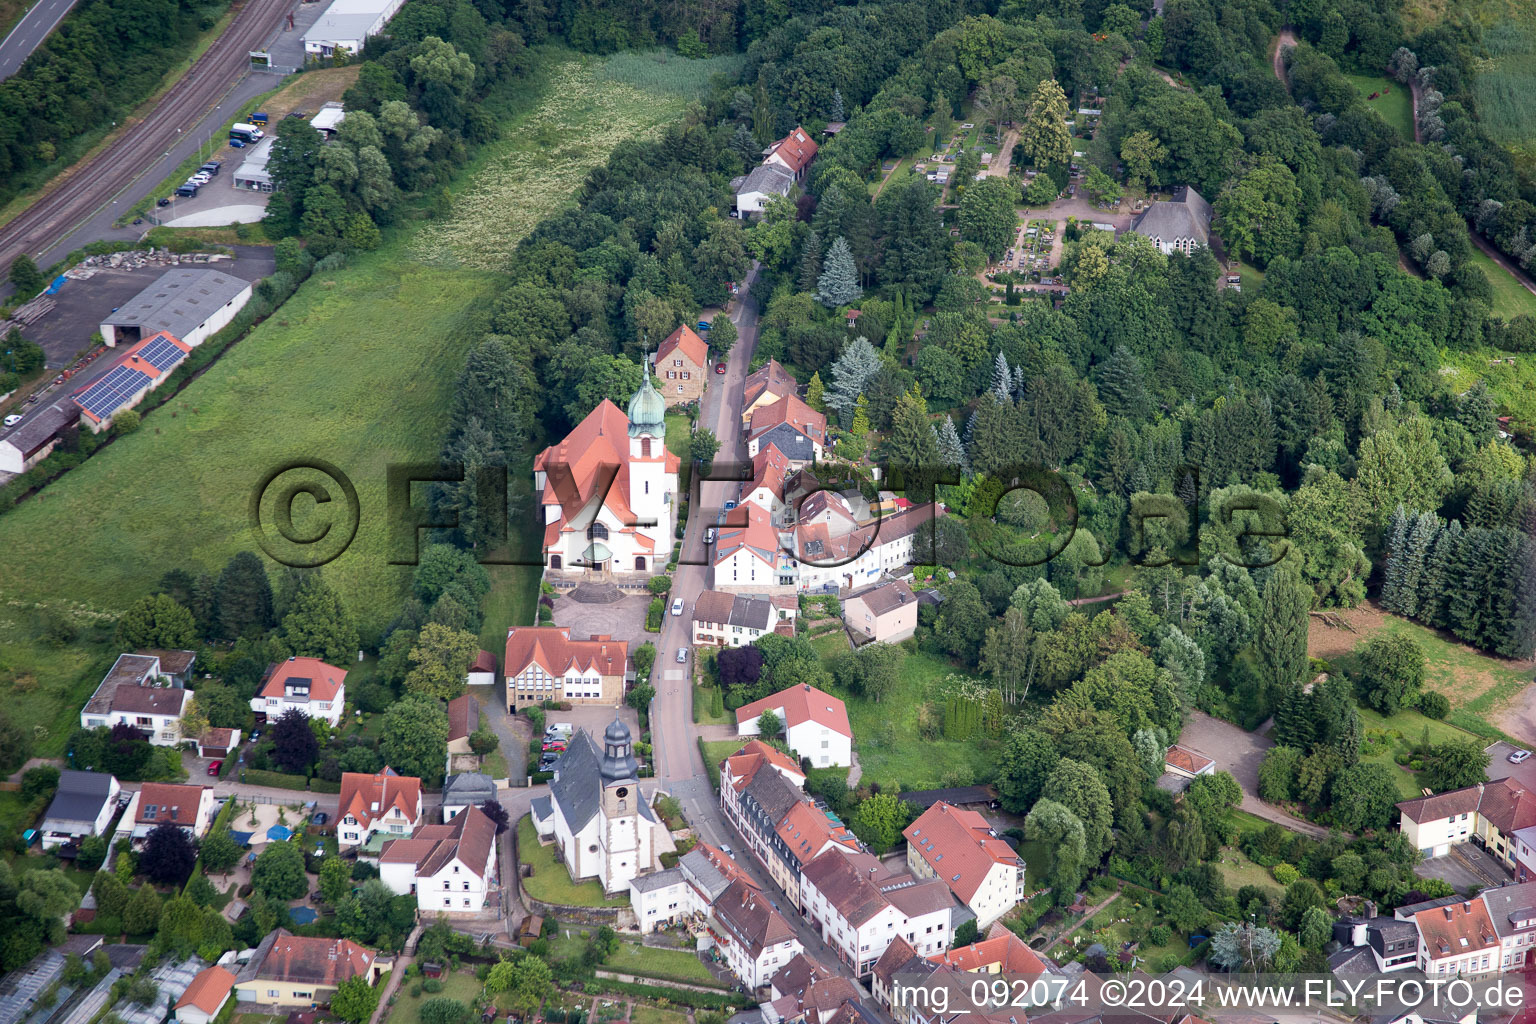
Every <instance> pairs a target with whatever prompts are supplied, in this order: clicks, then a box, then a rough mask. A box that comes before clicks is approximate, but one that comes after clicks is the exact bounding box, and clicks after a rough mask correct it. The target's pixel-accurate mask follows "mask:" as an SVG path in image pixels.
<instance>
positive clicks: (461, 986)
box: [385, 971, 484, 1024]
mask: <svg viewBox="0 0 1536 1024" xmlns="http://www.w3.org/2000/svg"><path fill="white" fill-rule="evenodd" d="M439 980H440V981H442V983H443V990H442V991H441V992H423V993H422V994H421V995H419V996H412V995H411V989H412V988H413V987H414V986H416V985H419V984H421V982H422V978H421V977H420V976H419V975H418V976H417V977H414V978H412V979H411V980H410V981H402V982H401V983H400V987H399V988H398V989H396V990H395V991H396V992H397V993H399V999H398V1000H397V1001H396V1002H395V1005H394V1008H393V1009H391V1010H390V1011H389V1016H388V1017H386V1018H385V1020H386V1021H387V1022H388V1024H421V1004H422V1003H424V1002H426V1001H427V1000H428V999H435V998H437V997H439V996H441V997H444V998H447V999H457V1000H458V1001H459V1002H461V1003H463V1004H464V1005H465V1006H477V1004H478V998H479V995H480V990H481V988H483V987H484V986H482V985H481V984H480V981H479V979H477V978H476V977H475V976H474V975H473V974H467V973H465V972H463V971H455V972H453V973H452V974H448V973H444V975H443V976H442V978H441V979H439Z"/></svg>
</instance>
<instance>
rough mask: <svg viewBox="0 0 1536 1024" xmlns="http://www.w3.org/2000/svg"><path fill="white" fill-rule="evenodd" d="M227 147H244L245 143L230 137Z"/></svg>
mask: <svg viewBox="0 0 1536 1024" xmlns="http://www.w3.org/2000/svg"><path fill="white" fill-rule="evenodd" d="M229 148H230V149H244V148H245V143H243V142H241V141H240V140H239V139H230V140H229Z"/></svg>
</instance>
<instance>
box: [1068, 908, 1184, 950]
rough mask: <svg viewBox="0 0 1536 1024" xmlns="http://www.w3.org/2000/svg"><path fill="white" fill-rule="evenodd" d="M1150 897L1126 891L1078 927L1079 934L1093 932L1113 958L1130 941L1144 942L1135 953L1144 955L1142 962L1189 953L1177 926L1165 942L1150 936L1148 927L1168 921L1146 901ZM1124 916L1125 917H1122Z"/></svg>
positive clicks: (1172, 929)
mask: <svg viewBox="0 0 1536 1024" xmlns="http://www.w3.org/2000/svg"><path fill="white" fill-rule="evenodd" d="M1147 899H1149V897H1147V896H1146V894H1145V893H1141V892H1140V891H1134V892H1128V893H1124V894H1122V895H1121V896H1120V898H1119V899H1117V900H1115V902H1113V903H1111V904H1110V905H1109V906H1107V907H1105V908H1104V909H1103V910H1101V911H1099V912H1098V913H1097V914H1095V915H1094V916H1093V918H1092V919H1090V920H1089V921H1088V922H1087V923H1086V924H1084V925H1083V926H1082V927H1081V928H1079V929H1078V930H1077V932H1076V934H1077V935H1084V934H1090V935H1092V937H1093V940H1094V941H1097V942H1102V943H1104V945H1105V947H1106V948H1107V949H1108V950H1109V955H1110V957H1111V958H1113V957H1114V956H1115V955H1116V954H1118V953H1119V952H1120V949H1121V947H1122V946H1123V945H1124V944H1125V943H1127V942H1140V943H1141V945H1140V947H1138V948H1137V950H1136V955H1137V956H1139V957H1141V958H1142V961H1143V962H1147V961H1151V962H1152V963H1156V962H1157V961H1158V960H1159V959H1160V958H1161V957H1164V956H1167V955H1169V954H1172V955H1174V956H1180V957H1182V956H1186V955H1188V953H1189V943H1188V942H1187V941H1185V937H1184V936H1183V935H1182V934H1181V933H1180V932H1179V931H1178V929H1176V928H1171V927H1170V929H1169V931H1170V932H1171V936H1170V938H1169V939H1168V941H1167V942H1166V943H1163V944H1162V945H1153V944H1152V941H1151V939H1149V938H1148V937H1147V929H1148V928H1150V927H1152V926H1153V925H1156V924H1166V922H1164V921H1162V920H1161V919H1160V918H1158V916H1157V914H1156V912H1155V911H1153V910H1152V907H1151V904H1150V903H1149V902H1146V900H1147ZM1138 904H1140V905H1139V906H1138ZM1122 918H1124V919H1125V920H1121V919H1122Z"/></svg>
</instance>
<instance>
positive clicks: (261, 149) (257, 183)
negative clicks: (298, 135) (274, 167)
mask: <svg viewBox="0 0 1536 1024" xmlns="http://www.w3.org/2000/svg"><path fill="white" fill-rule="evenodd" d="M276 141H277V136H276V135H268V136H267V137H266V138H264V139H262V140H261V141H260V142H258V143H256V145H255V147H254V148H252V149H251V150H250V151H249V153H248V154H247V155H246V158H245V159H244V160H242V161H240V166H239V167H238V168H236V169H235V174H234V177H233V178H231V179H230V182H229V183H230V184H231V185H233V186H234V187H235V188H243V189H245V190H246V191H248V192H271V191H272V175H270V174H268V173H267V161H268V160H270V159H272V143H274V142H276Z"/></svg>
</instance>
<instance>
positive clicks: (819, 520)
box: [795, 487, 859, 537]
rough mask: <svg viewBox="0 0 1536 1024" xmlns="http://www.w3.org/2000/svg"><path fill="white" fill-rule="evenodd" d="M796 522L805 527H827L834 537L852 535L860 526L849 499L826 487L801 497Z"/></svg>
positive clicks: (796, 511) (796, 510) (797, 507)
mask: <svg viewBox="0 0 1536 1024" xmlns="http://www.w3.org/2000/svg"><path fill="white" fill-rule="evenodd" d="M795 522H796V523H799V524H801V525H803V526H811V525H813V524H818V525H821V526H825V527H826V528H827V533H828V534H830V535H831V536H833V537H841V536H843V535H844V534H848V533H852V532H853V530H854V528H855V527H857V526H858V525H859V521H858V519H857V518H856V517H855V516H854V514H853V507H852V506H851V505H849V504H848V499H847V498H845V497H843V495H841V494H839V493H838V492H837V491H834V490H831V489H829V488H825V487H823V488H819V489H818V490H814V491H811V492H810V493H809V494H806V495H804V496H802V497H801V499H800V501H799V503H798V504H797V506H796V508H795Z"/></svg>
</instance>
